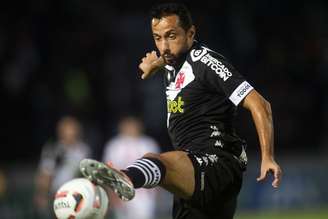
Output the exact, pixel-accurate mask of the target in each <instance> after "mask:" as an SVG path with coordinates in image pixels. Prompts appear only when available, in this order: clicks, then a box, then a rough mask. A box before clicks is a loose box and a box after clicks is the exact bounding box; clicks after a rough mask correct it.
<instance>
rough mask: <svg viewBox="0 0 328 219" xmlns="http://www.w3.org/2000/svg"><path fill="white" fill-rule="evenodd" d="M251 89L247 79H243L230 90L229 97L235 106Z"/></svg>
mask: <svg viewBox="0 0 328 219" xmlns="http://www.w3.org/2000/svg"><path fill="white" fill-rule="evenodd" d="M253 89H254V88H253V87H252V86H251V85H250V84H249V83H248V82H247V81H244V82H242V83H241V84H240V85H239V86H238V87H237V88H236V89H235V90H234V92H232V94H231V95H230V97H229V99H230V100H231V102H233V104H235V106H237V105H238V104H239V103H240V102H241V101H242V100H243V99H244V98H245V97H246V96H247V94H248V93H249V92H251V90H253Z"/></svg>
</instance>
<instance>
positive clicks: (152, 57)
mask: <svg viewBox="0 0 328 219" xmlns="http://www.w3.org/2000/svg"><path fill="white" fill-rule="evenodd" d="M164 65H165V63H164V59H163V58H162V57H161V56H160V57H158V56H157V54H156V52H155V51H152V52H148V53H147V54H146V56H145V57H143V58H142V59H141V63H140V64H139V68H140V70H141V71H142V75H141V78H142V79H146V78H148V77H149V76H151V75H153V74H154V73H155V72H156V71H158V70H159V69H160V68H162V67H163V66H164Z"/></svg>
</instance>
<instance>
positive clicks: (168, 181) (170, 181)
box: [80, 151, 195, 200]
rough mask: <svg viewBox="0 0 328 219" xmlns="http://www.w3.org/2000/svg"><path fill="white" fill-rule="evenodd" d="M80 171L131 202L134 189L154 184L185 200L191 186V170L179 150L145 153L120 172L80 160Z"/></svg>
mask: <svg viewBox="0 0 328 219" xmlns="http://www.w3.org/2000/svg"><path fill="white" fill-rule="evenodd" d="M80 168H81V172H82V174H83V175H84V176H86V177H87V178H89V179H90V180H92V181H94V182H96V183H97V184H100V185H103V186H108V187H110V188H111V189H112V190H113V191H114V192H115V193H116V194H117V195H118V196H119V197H120V198H121V199H122V200H130V199H132V198H133V196H134V189H135V188H141V187H143V188H153V187H156V186H158V185H160V186H162V187H163V188H165V189H166V190H168V191H170V192H172V193H173V194H174V195H177V196H179V197H181V198H184V199H188V198H190V197H191V196H192V194H193V191H194V187H195V186H194V185H195V180H194V168H193V166H192V163H191V161H190V159H189V157H188V155H187V153H186V152H183V151H172V152H167V153H162V154H152V153H149V154H146V155H145V156H144V157H142V158H141V159H138V160H136V161H135V162H134V163H133V164H131V165H130V166H128V167H127V168H126V169H124V170H121V171H120V170H116V169H115V168H113V167H111V166H108V165H106V164H104V163H101V162H98V161H95V160H89V159H86V160H82V161H81V164H80Z"/></svg>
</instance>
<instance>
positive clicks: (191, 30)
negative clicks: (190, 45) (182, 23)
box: [188, 25, 196, 40]
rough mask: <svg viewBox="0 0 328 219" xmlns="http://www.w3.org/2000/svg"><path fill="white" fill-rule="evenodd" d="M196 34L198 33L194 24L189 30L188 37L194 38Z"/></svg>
mask: <svg viewBox="0 0 328 219" xmlns="http://www.w3.org/2000/svg"><path fill="white" fill-rule="evenodd" d="M195 34H196V27H195V25H192V26H191V27H190V28H189V30H188V37H189V38H190V39H192V40H193V39H194V37H195Z"/></svg>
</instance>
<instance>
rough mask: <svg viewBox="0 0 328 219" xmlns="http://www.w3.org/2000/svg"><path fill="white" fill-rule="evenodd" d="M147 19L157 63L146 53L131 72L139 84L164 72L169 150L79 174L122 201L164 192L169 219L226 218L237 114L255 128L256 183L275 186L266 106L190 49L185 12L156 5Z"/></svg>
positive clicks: (234, 190)
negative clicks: (242, 112) (168, 196)
mask: <svg viewBox="0 0 328 219" xmlns="http://www.w3.org/2000/svg"><path fill="white" fill-rule="evenodd" d="M151 16H152V17H151V28H152V33H153V38H154V40H155V44H156V47H157V49H158V51H159V53H160V56H159V57H158V56H157V54H156V52H155V51H152V52H150V53H147V54H146V56H145V57H144V58H142V61H141V64H140V65H139V68H140V69H141V70H142V76H141V77H142V78H143V79H146V78H147V77H149V76H150V75H152V74H154V73H156V72H161V71H163V72H164V78H165V79H164V80H165V83H166V95H167V111H168V116H167V127H168V132H169V135H170V137H171V141H172V143H173V146H174V148H175V150H174V151H171V152H166V153H162V154H151V153H149V154H145V155H144V156H143V157H142V158H140V159H138V160H136V161H135V163H133V164H131V165H130V166H128V167H127V168H126V169H124V170H116V169H115V168H113V167H110V166H107V165H105V164H103V163H100V162H97V161H94V160H83V161H82V162H81V163H80V169H81V171H82V173H83V174H84V175H85V176H86V177H88V178H89V179H91V180H93V181H94V182H96V183H98V184H100V185H104V186H109V187H110V188H112V189H113V191H114V192H115V193H116V194H117V195H118V196H119V197H120V198H121V199H124V200H129V199H132V198H133V196H134V189H137V188H140V187H144V188H153V187H155V186H158V185H159V186H161V187H163V188H165V189H166V190H168V191H170V192H172V193H173V194H174V197H175V198H174V206H173V218H175V219H182V218H188V219H196V218H197V219H205V218H206V219H210V218H220V219H230V218H233V215H234V212H235V208H236V202H237V196H238V194H239V191H240V188H241V184H242V175H243V171H244V170H245V168H246V164H247V157H246V153H245V148H246V143H245V141H244V140H242V139H241V138H240V137H238V136H237V134H236V132H235V130H234V128H233V127H232V121H233V119H234V115H235V111H236V109H237V106H242V107H244V108H246V109H247V110H249V111H250V112H251V114H252V118H253V121H254V123H255V126H256V130H257V134H258V138H259V142H260V148H261V158H262V160H261V171H260V176H259V177H258V179H257V180H259V181H261V180H263V179H265V178H266V176H267V174H268V173H272V174H273V176H274V179H273V182H272V186H273V187H275V188H277V187H278V186H279V184H280V181H281V174H282V172H281V169H280V167H279V165H278V164H277V163H276V162H275V159H274V152H273V123H272V113H271V107H270V104H269V102H268V101H266V100H265V99H264V98H263V97H262V96H261V95H260V94H259V93H258V92H257V91H256V90H255V89H254V88H253V87H252V85H250V84H249V83H248V82H247V81H246V80H245V78H244V77H243V76H242V75H241V74H239V72H238V71H237V70H236V69H235V68H234V67H233V66H232V65H231V64H230V63H229V62H228V61H227V60H226V59H225V58H224V57H223V56H222V55H220V54H219V53H217V52H215V51H213V50H211V49H209V48H207V47H206V46H204V45H202V44H201V43H199V42H197V41H195V39H194V38H195V34H196V29H195V26H194V25H193V23H192V19H191V16H190V13H189V12H188V10H187V9H186V7H185V6H183V5H182V4H178V3H167V4H160V5H157V6H155V7H154V8H153V9H152V11H151Z"/></svg>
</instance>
